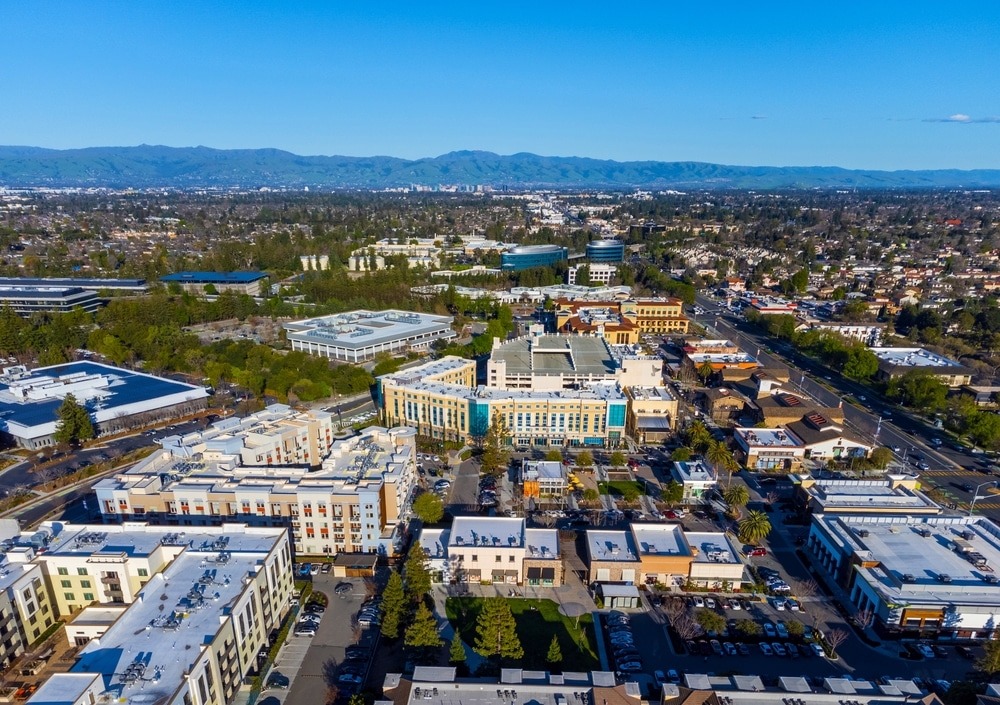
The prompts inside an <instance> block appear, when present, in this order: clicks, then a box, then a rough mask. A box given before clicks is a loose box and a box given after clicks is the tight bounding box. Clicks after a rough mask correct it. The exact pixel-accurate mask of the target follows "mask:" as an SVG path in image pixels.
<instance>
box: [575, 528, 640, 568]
mask: <svg viewBox="0 0 1000 705" xmlns="http://www.w3.org/2000/svg"><path fill="white" fill-rule="evenodd" d="M587 551H588V553H589V554H590V559H591V560H592V561H602V562H615V561H622V562H635V561H638V560H639V552H638V549H637V548H636V546H635V543H634V542H633V541H632V534H631V533H630V532H628V531H603V530H600V529H588V530H587Z"/></svg>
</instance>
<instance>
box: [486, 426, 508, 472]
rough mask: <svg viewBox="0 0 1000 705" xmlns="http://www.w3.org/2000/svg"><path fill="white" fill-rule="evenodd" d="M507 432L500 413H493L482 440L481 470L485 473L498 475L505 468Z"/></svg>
mask: <svg viewBox="0 0 1000 705" xmlns="http://www.w3.org/2000/svg"><path fill="white" fill-rule="evenodd" d="M508 436H509V434H508V433H507V427H506V425H505V424H504V421H503V417H502V416H501V415H500V414H494V415H493V418H492V419H491V420H490V428H489V430H488V431H487V432H486V438H485V439H484V440H483V456H482V458H481V462H482V470H483V472H484V473H486V474H487V475H500V474H501V473H503V472H504V471H505V470H506V469H507V460H508V457H507V446H506V441H507V438H508Z"/></svg>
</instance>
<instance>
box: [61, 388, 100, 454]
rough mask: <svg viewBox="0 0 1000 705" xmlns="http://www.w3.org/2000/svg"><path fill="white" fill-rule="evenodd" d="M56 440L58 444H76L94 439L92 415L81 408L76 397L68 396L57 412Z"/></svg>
mask: <svg viewBox="0 0 1000 705" xmlns="http://www.w3.org/2000/svg"><path fill="white" fill-rule="evenodd" d="M56 416H57V417H58V419H59V420H58V421H56V432H55V439H56V441H57V442H58V443H70V444H76V443H79V442H80V441H87V440H90V439H91V438H93V437H94V424H93V422H92V421H91V420H90V414H89V413H88V412H87V410H86V409H85V408H84V407H82V406H80V403H79V402H77V400H76V397H75V396H73V395H72V394H67V395H66V397H65V398H64V399H63V403H62V404H61V405H60V406H59V409H58V410H57V411H56Z"/></svg>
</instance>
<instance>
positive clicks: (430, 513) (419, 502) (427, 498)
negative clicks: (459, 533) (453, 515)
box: [413, 492, 444, 524]
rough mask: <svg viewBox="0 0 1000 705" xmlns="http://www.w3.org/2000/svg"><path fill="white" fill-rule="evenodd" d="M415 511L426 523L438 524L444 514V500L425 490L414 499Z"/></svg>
mask: <svg viewBox="0 0 1000 705" xmlns="http://www.w3.org/2000/svg"><path fill="white" fill-rule="evenodd" d="M413 513H414V514H416V515H417V517H418V518H419V519H420V521H422V522H423V523H425V524H437V523H438V522H439V521H441V518H442V517H443V516H444V502H443V501H442V500H441V498H440V497H438V496H437V495H436V494H434V493H433V492H424V493H423V494H421V495H418V496H417V498H416V499H415V500H413Z"/></svg>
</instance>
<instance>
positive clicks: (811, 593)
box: [795, 578, 819, 598]
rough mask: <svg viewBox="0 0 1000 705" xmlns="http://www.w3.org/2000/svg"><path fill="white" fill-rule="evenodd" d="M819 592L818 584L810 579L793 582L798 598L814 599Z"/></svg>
mask: <svg viewBox="0 0 1000 705" xmlns="http://www.w3.org/2000/svg"><path fill="white" fill-rule="evenodd" d="M818 592H819V584H817V582H816V581H815V580H813V579H812V578H808V579H807V580H797V581H795V594H796V595H797V596H798V597H800V598H806V597H815V596H816V594H817V593H818Z"/></svg>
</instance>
